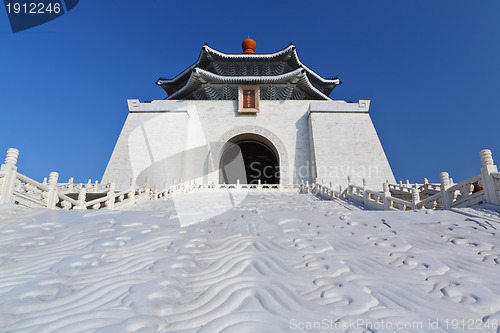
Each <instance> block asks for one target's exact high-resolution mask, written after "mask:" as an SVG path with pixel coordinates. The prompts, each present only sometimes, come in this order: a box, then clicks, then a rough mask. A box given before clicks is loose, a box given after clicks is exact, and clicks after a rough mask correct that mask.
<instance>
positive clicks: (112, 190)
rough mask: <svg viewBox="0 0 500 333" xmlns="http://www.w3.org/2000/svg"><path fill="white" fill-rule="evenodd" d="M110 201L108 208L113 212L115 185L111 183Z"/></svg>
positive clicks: (107, 204)
mask: <svg viewBox="0 0 500 333" xmlns="http://www.w3.org/2000/svg"><path fill="white" fill-rule="evenodd" d="M107 197H108V200H106V204H105V205H106V207H107V208H109V209H111V210H113V209H115V183H109V188H108V194H107Z"/></svg>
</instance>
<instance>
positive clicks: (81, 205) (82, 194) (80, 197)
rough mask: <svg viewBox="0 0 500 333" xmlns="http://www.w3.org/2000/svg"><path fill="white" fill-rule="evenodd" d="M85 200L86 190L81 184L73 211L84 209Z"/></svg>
mask: <svg viewBox="0 0 500 333" xmlns="http://www.w3.org/2000/svg"><path fill="white" fill-rule="evenodd" d="M86 199H87V189H86V188H85V187H83V186H82V184H80V190H79V191H78V206H76V207H75V208H74V209H86V208H87V206H86V205H85V204H86Z"/></svg>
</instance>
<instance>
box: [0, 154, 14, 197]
mask: <svg viewBox="0 0 500 333" xmlns="http://www.w3.org/2000/svg"><path fill="white" fill-rule="evenodd" d="M18 156H19V150H17V149H16V148H9V149H8V150H7V155H6V157H5V163H4V164H2V166H0V171H2V172H5V176H4V177H3V178H0V204H4V203H9V202H12V201H13V200H14V187H15V186H16V178H17V158H18Z"/></svg>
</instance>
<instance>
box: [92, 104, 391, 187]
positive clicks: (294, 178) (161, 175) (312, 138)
mask: <svg viewBox="0 0 500 333" xmlns="http://www.w3.org/2000/svg"><path fill="white" fill-rule="evenodd" d="M128 105H129V112H130V113H129V115H128V117H127V120H126V122H125V125H124V127H123V129H122V132H121V134H120V137H119V138H118V141H117V144H116V146H115V149H114V151H113V154H112V156H111V159H110V161H109V163H108V166H107V168H106V171H105V173H104V177H103V179H102V182H103V183H107V182H114V183H115V184H116V186H117V189H124V188H127V187H128V186H129V184H130V180H131V179H135V180H136V182H137V184H139V185H142V184H144V183H145V182H146V179H147V182H148V183H149V185H150V186H155V185H156V186H158V187H163V186H164V184H165V183H169V184H175V183H180V182H185V181H196V182H197V183H198V184H211V183H219V163H220V158H221V155H222V152H223V149H224V145H225V143H226V142H228V141H229V140H230V139H231V138H233V137H236V136H238V135H243V134H247V133H250V134H254V135H256V136H260V137H263V138H265V139H266V140H267V141H268V142H270V143H272V145H273V146H274V147H273V149H274V150H275V151H276V152H277V154H278V155H279V166H280V182H281V184H283V185H290V184H299V183H300V180H301V179H305V180H309V181H315V178H316V177H317V178H324V179H323V180H324V181H335V182H336V183H338V184H344V183H346V179H347V176H353V181H355V180H357V178H360V179H361V178H367V179H368V182H369V184H370V185H371V184H373V186H374V188H378V187H380V186H381V184H382V183H383V182H385V181H386V180H388V181H389V182H394V177H393V175H392V171H391V169H390V166H389V163H388V162H387V159H386V157H385V154H384V152H383V149H382V146H381V144H380V141H379V139H378V136H377V134H376V132H375V129H374V128H373V124H372V122H371V119H370V117H369V115H368V113H367V112H368V108H369V101H360V102H359V103H346V102H343V101H325V102H315V101H308V100H286V101H267V100H262V101H260V110H259V112H258V113H257V114H240V113H238V105H237V101H231V100H229V101H175V100H160V101H153V102H151V103H141V102H139V100H129V101H128ZM323 167H327V168H329V167H333V168H337V169H338V177H325V176H324V174H322V173H321V172H322V171H321V170H322V169H323ZM363 168H366V170H367V172H368V175H366V174H358V173H359V171H360V170H361V169H363ZM375 170H376V171H377V172H375ZM370 171H372V172H374V173H373V175H371V176H370V174H369V172H370ZM358 176H359V177H358Z"/></svg>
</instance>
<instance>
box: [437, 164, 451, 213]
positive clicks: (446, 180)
mask: <svg viewBox="0 0 500 333" xmlns="http://www.w3.org/2000/svg"><path fill="white" fill-rule="evenodd" d="M439 179H440V181H441V203H442V204H443V209H450V208H451V202H450V194H449V193H448V192H447V190H448V188H449V187H450V175H449V174H448V172H441V173H440V174H439Z"/></svg>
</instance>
